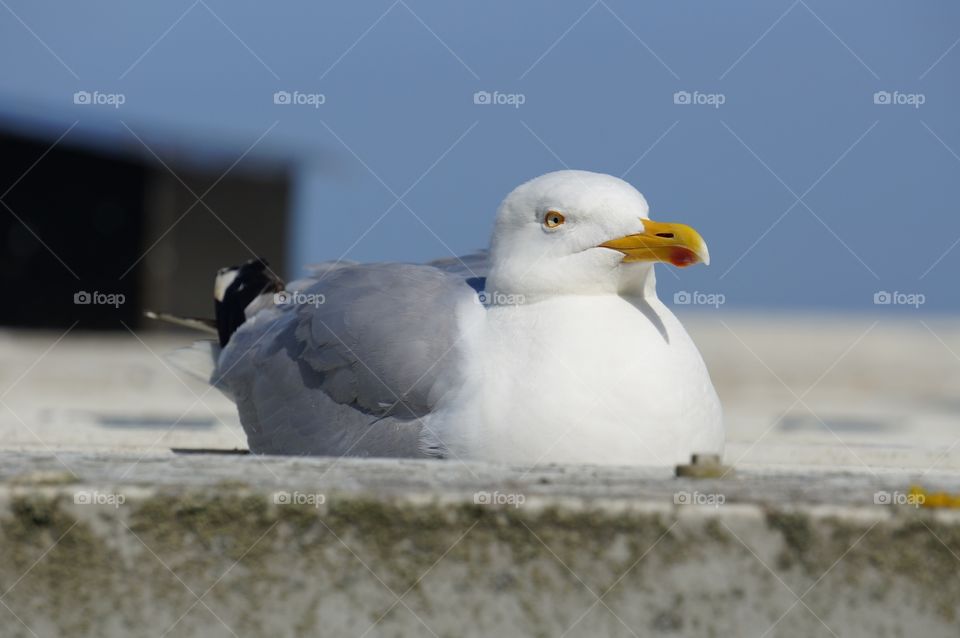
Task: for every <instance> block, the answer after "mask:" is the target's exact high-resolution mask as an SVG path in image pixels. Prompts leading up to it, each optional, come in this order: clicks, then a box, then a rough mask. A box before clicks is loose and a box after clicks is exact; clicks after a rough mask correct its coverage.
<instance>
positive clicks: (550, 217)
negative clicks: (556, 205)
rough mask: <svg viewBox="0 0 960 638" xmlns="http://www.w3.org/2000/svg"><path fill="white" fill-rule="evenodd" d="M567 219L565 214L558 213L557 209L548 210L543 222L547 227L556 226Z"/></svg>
mask: <svg viewBox="0 0 960 638" xmlns="http://www.w3.org/2000/svg"><path fill="white" fill-rule="evenodd" d="M565 221H567V220H566V219H565V218H564V216H563V215H561V214H560V213H558V212H557V211H555V210H548V211H547V214H546V215H544V217H543V224H544V226H546V227H547V228H556V227H557V226H560V225H561V224H563V222H565Z"/></svg>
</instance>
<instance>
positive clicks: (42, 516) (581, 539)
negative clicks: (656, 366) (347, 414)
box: [0, 452, 960, 636]
mask: <svg viewBox="0 0 960 638" xmlns="http://www.w3.org/2000/svg"><path fill="white" fill-rule="evenodd" d="M67 468H69V469H67ZM281 477H282V478H281ZM0 480H2V484H0V591H4V592H6V593H5V594H2V597H0V602H2V605H0V616H3V615H6V616H7V618H5V619H4V621H3V623H4V629H5V631H4V635H9V636H32V635H34V634H35V635H38V636H44V635H70V636H131V635H134V636H135V635H153V636H156V635H161V634H164V632H168V635H171V636H220V635H223V636H230V635H271V636H299V635H316V634H321V633H322V634H323V635H356V636H359V635H371V636H372V635H390V636H407V635H425V634H426V635H430V634H431V633H433V634H435V635H437V636H474V635H475V636H488V635H495V634H502V635H562V634H564V633H565V632H566V635H568V636H598V635H612V636H630V635H649V634H658V635H659V634H666V635H670V634H675V635H717V636H731V635H733V636H740V635H757V636H759V635H764V633H765V632H767V633H766V635H769V636H780V635H782V636H798V635H803V636H814V635H830V631H832V632H834V633H836V634H837V635H844V636H861V635H862V636H897V635H922V636H941V635H942V636H955V635H956V626H957V614H958V611H960V579H958V578H957V577H956V575H957V573H958V569H960V510H956V509H949V508H945V509H929V508H925V507H911V506H908V505H901V506H895V505H891V506H888V505H876V504H874V500H875V493H876V492H877V491H878V490H881V491H883V492H889V493H890V494H891V498H892V499H893V500H898V499H899V500H901V501H906V500H907V499H908V497H907V496H905V495H906V494H907V493H908V491H909V486H910V485H911V484H916V483H920V484H922V485H923V487H924V489H926V490H928V491H931V492H932V491H934V490H939V491H946V492H950V493H953V494H957V493H960V477H958V476H956V475H955V474H949V473H947V474H932V473H931V474H928V475H927V476H923V477H921V476H910V475H909V474H904V473H887V474H884V475H883V476H881V477H875V476H872V475H870V474H866V475H864V474H863V473H856V472H835V473H820V474H816V475H810V474H806V475H800V474H793V475H791V474H787V473H783V472H778V473H772V472H769V473H764V472H762V471H756V470H755V471H750V472H747V473H743V472H740V473H739V474H738V475H737V478H735V479H732V480H730V479H728V480H723V481H717V480H707V481H696V480H691V479H684V480H680V479H673V478H671V477H669V476H666V475H665V474H664V473H662V472H656V471H649V470H643V469H632V468H631V469H618V468H584V467H547V468H541V469H537V470H535V471H530V472H526V471H524V470H522V469H517V468H508V467H502V466H495V465H485V464H473V463H471V464H461V463H457V462H429V461H427V462H420V461H380V460H335V459H276V458H262V457H216V456H203V457H194V456H188V457H174V456H172V455H157V456H151V457H147V458H143V459H139V460H138V458H137V457H136V456H133V455H131V456H123V455H99V456H98V455H90V454H70V453H67V452H64V453H58V458H55V457H53V456H51V455H43V454H33V455H29V454H22V453H0ZM689 501H694V502H700V503H708V504H706V505H687V504H684V503H685V502H689ZM491 502H493V503H491ZM598 597H600V598H601V599H602V600H601V601H600V602H597V600H598ZM398 598H399V601H398ZM798 598H801V600H800V601H799V602H798ZM198 599H199V600H198ZM828 627H829V630H828V629H827V628H828ZM168 630H169V631H168ZM768 630H769V631H768Z"/></svg>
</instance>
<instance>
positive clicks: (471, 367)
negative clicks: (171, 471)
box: [428, 295, 724, 465]
mask: <svg viewBox="0 0 960 638" xmlns="http://www.w3.org/2000/svg"><path fill="white" fill-rule="evenodd" d="M464 323H465V324H469V325H464V326H463V330H464V336H463V337H462V339H461V343H460V344H458V356H461V357H463V359H462V361H463V369H464V370H465V372H466V374H465V378H463V383H462V385H460V387H458V388H455V389H452V390H451V391H450V392H448V393H447V394H446V396H445V397H444V399H443V400H442V401H441V403H440V405H438V406H437V410H436V411H435V412H434V414H433V415H431V417H430V419H429V424H428V425H429V429H430V430H432V431H433V432H434V433H435V434H436V438H438V439H439V440H440V441H441V442H442V444H443V445H444V446H445V447H447V448H448V449H449V450H450V451H451V456H454V455H455V456H458V457H460V458H474V459H484V460H490V461H506V462H516V463H525V464H532V463H549V462H574V463H598V464H644V465H674V464H676V463H681V462H687V461H689V457H690V454H692V453H721V452H722V447H723V438H724V437H723V425H722V418H721V412H720V404H719V401H718V399H717V396H716V393H715V392H714V389H713V384H712V383H711V381H710V377H709V375H708V373H707V370H706V367H705V366H704V364H703V361H702V359H701V357H700V354H699V352H698V351H697V349H696V347H695V346H694V344H693V342H692V341H691V340H690V337H689V336H688V335H687V333H686V331H685V330H684V329H683V326H681V325H680V323H679V321H677V319H676V317H674V315H673V313H671V312H670V311H669V310H668V309H667V308H666V307H665V306H664V305H663V304H662V303H660V301H659V300H657V299H656V298H651V299H649V300H643V299H633V300H627V299H624V298H622V297H619V296H616V295H596V296H582V295H580V296H564V297H556V298H552V299H549V300H545V301H542V302H538V303H529V304H521V305H516V306H497V307H492V308H489V309H487V310H486V311H485V312H483V313H476V312H472V313H467V315H465V319H464Z"/></svg>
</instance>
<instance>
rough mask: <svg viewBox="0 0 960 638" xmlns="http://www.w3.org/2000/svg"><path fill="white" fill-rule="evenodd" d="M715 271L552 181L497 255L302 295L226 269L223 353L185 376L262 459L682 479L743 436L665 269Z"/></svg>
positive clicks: (210, 350) (696, 245)
mask: <svg viewBox="0 0 960 638" xmlns="http://www.w3.org/2000/svg"><path fill="white" fill-rule="evenodd" d="M709 261H710V255H709V252H708V250H707V246H706V243H705V242H704V240H703V239H702V238H701V237H700V235H699V234H698V233H697V232H696V231H695V230H694V229H693V228H691V227H690V226H687V225H684V224H678V223H665V222H657V221H653V220H651V219H650V215H649V206H648V205H647V202H646V200H645V199H644V197H643V195H642V194H641V193H640V192H639V191H637V190H636V189H635V188H634V187H633V186H631V185H630V184H629V183H627V182H625V181H623V180H621V179H619V178H616V177H613V176H610V175H604V174H600V173H593V172H587V171H576V170H564V171H558V172H553V173H548V174H546V175H542V176H540V177H537V178H535V179H532V180H530V181H528V182H526V183H524V184H522V185H520V186H519V187H517V188H516V189H514V190H513V191H512V192H511V193H510V194H509V195H508V196H507V197H506V199H504V200H503V202H502V204H501V205H500V207H499V209H498V211H497V215H496V221H495V225H494V230H493V234H492V238H491V240H490V245H489V250H488V251H483V252H480V253H476V254H472V255H468V256H465V257H458V258H448V259H443V260H439V261H433V262H430V263H426V264H407V263H370V264H360V263H354V262H345V261H336V262H325V263H322V264H318V265H315V266H313V267H311V269H310V275H309V276H308V277H306V278H304V279H301V280H298V281H294V282H291V283H290V284H288V285H284V284H283V282H282V281H281V280H280V279H279V277H277V276H276V275H274V274H273V273H272V271H271V270H270V268H269V265H268V264H267V262H265V261H264V260H262V259H257V260H252V261H250V262H248V263H246V264H244V265H242V266H240V267H232V268H227V269H222V270H221V271H220V272H219V273H218V275H217V278H216V285H215V291H214V296H215V302H216V310H217V320H216V329H217V332H218V337H219V340H218V341H211V342H207V343H204V344H201V345H199V346H198V345H195V346H194V347H193V348H192V354H191V355H190V356H189V357H187V359H188V363H187V364H184V365H182V367H185V368H190V369H191V370H192V371H193V372H194V373H199V374H201V375H202V376H203V377H204V378H206V379H207V380H208V381H209V382H210V383H212V384H213V385H214V386H216V387H217V388H219V389H220V390H222V391H223V392H224V393H225V394H227V396H229V397H230V398H231V399H233V400H234V401H235V402H236V405H237V408H238V411H239V415H240V421H241V423H242V425H243V428H244V431H245V433H246V436H247V440H248V444H249V447H250V451H251V452H253V453H257V454H283V455H323V456H338V457H339V456H361V457H438V458H448V459H461V460H483V461H491V462H502V463H511V464H522V465H528V466H529V465H536V464H545V463H583V464H604V465H646V466H673V465H676V464H679V463H686V462H689V459H690V457H691V455H693V454H722V452H723V445H724V427H723V418H722V413H721V406H720V401H719V399H718V397H717V394H716V392H715V390H714V387H713V384H712V382H711V380H710V376H709V373H708V371H707V368H706V366H705V364H704V362H703V359H702V358H701V356H700V353H699V351H698V350H697V347H696V346H695V345H694V343H693V341H692V340H691V338H690V336H689V335H688V334H687V332H686V331H685V330H684V328H683V326H682V325H681V323H680V322H679V320H678V319H677V318H676V317H675V316H674V314H673V313H672V312H671V311H670V309H669V308H668V307H667V306H666V305H664V304H663V302H661V301H660V299H658V298H657V293H656V278H655V274H654V265H655V264H656V263H658V262H662V263H666V264H671V265H673V266H676V267H681V268H682V267H686V266H690V265H693V264H696V263H704V264H709ZM198 353H199V354H198ZM187 359H185V360H187ZM174 361H175V362H176V359H174ZM198 362H202V363H198ZM181 363H182V362H181Z"/></svg>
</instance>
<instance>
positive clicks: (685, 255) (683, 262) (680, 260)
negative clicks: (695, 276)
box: [670, 246, 698, 268]
mask: <svg viewBox="0 0 960 638" xmlns="http://www.w3.org/2000/svg"><path fill="white" fill-rule="evenodd" d="M697 261H698V258H697V254H696V253H695V252H693V251H692V250H690V249H688V248H682V247H680V246H677V247H674V248H671V249H670V263H671V264H673V265H674V266H676V267H677V268H686V267H687V266H692V265H693V264H695V263H697Z"/></svg>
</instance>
